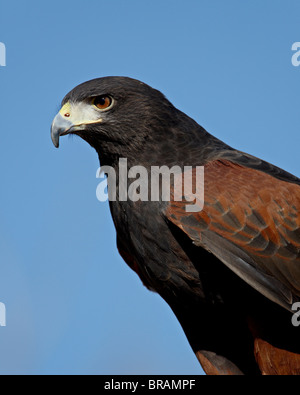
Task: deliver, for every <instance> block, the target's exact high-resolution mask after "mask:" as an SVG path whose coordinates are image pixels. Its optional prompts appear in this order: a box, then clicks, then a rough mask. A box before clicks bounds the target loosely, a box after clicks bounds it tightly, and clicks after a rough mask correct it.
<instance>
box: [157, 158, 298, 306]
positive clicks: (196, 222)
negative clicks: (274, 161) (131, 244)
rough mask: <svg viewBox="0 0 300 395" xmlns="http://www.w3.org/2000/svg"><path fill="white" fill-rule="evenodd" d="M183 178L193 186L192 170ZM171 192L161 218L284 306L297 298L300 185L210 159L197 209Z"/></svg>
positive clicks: (234, 164)
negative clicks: (190, 209) (200, 205)
mask: <svg viewBox="0 0 300 395" xmlns="http://www.w3.org/2000/svg"><path fill="white" fill-rule="evenodd" d="M184 178H185V180H187V182H189V183H190V182H193V185H196V184H195V183H196V181H197V180H196V172H195V170H193V171H190V172H187V173H184ZM295 179H296V178H295ZM175 192H177V193H175ZM172 196H173V199H172V202H171V203H170V204H169V205H168V207H167V208H166V210H165V216H166V218H167V219H168V220H169V221H171V222H172V223H173V224H175V225H176V226H178V227H179V228H180V229H182V231H184V232H185V233H186V234H187V235H188V236H189V237H190V239H191V240H192V241H193V242H194V244H196V245H198V246H200V247H203V248H205V249H206V250H208V251H210V252H212V253H213V254H214V255H215V256H216V257H217V258H219V259H220V260H221V261H222V262H223V263H224V264H225V265H226V266H228V267H229V268H230V269H231V270H233V271H234V272H235V273H236V274H237V275H238V276H240V277H241V278H242V279H243V280H244V281H246V282H247V283H248V284H250V285H251V286H252V287H253V288H255V289H256V290H258V291H259V292H261V293H262V294H263V295H265V296H266V297H268V298H269V299H270V300H272V301H274V302H276V303H278V304H279V305H281V306H283V307H284V308H286V309H289V310H290V309H291V306H292V304H293V303H294V302H295V301H298V300H299V299H300V186H299V185H297V184H296V183H293V182H287V181H283V180H281V179H278V178H275V177H273V176H272V175H270V174H267V173H266V172H264V171H260V170H258V169H254V168H248V167H246V166H244V165H240V164H237V163H234V162H231V161H229V160H214V161H211V162H209V163H207V164H206V165H205V167H204V208H203V210H202V211H200V212H197V213H190V212H187V211H186V205H187V202H186V201H175V200H174V196H178V191H176V185H175V187H174V189H173V195H172ZM199 199H200V197H199Z"/></svg>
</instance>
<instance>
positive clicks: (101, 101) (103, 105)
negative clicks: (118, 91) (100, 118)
mask: <svg viewBox="0 0 300 395" xmlns="http://www.w3.org/2000/svg"><path fill="white" fill-rule="evenodd" d="M112 103H113V101H112V98H111V97H109V96H98V97H96V98H95V99H94V100H93V104H94V106H96V107H97V108H99V110H107V109H108V108H109V107H110V106H111V105H112Z"/></svg>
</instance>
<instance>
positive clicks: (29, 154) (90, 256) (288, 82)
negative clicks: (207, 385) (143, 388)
mask: <svg viewBox="0 0 300 395" xmlns="http://www.w3.org/2000/svg"><path fill="white" fill-rule="evenodd" d="M299 15H300V3H299V1H298V0H289V1H283V0H264V1H260V0H253V1H251V2H250V1H248V2H242V1H240V0H228V1H226V2H225V1H224V0H187V1H177V0H163V1H162V0H151V1H145V0H126V1H124V0H111V1H102V0H98V1H96V0H95V1H89V0H86V1H84V2H83V1H72V2H67V3H64V2H60V1H57V0H53V1H51V2H40V1H32V0H28V1H26V2H21V1H14V0H11V1H7V0H2V2H1V6H0V42H3V43H4V44H5V45H6V49H7V66H6V67H0V114H1V116H0V130H1V132H0V164H1V170H0V171H1V194H0V302H3V303H5V304H6V308H7V327H5V328H3V327H1V328H0V350H1V352H0V374H6V373H8V374H13V373H20V374H54V373H56V374H201V373H202V370H201V368H200V367H199V365H198V362H197V360H196V358H195V356H194V355H193V353H192V351H191V349H190V348H189V345H188V343H187V340H186V339H185V336H184V334H183V332H182V330H181V328H180V326H179V324H178V323H177V321H176V319H175V318H174V316H173V314H172V313H171V311H170V309H169V307H168V306H167V305H166V304H165V302H164V301H163V300H162V299H160V297H159V296H157V295H155V294H153V293H150V292H149V291H147V290H146V289H145V288H144V287H143V286H142V284H141V282H140V280H139V279H138V278H137V276H136V275H135V274H134V273H133V272H131V271H130V269H129V268H127V266H126V264H125V263H124V262H123V261H122V259H121V258H120V257H119V255H118V252H117V249H116V245H115V244H116V243H115V231H114V228H113V224H112V220H111V217H110V213H109V209H108V205H107V203H99V202H98V201H97V199H96V187H97V184H98V182H99V180H97V179H96V170H97V168H98V166H99V164H98V160H97V155H96V154H95V152H94V151H93V150H92V149H91V148H90V147H89V146H88V145H87V144H86V143H85V142H83V141H81V140H80V139H79V138H70V139H68V138H64V139H63V140H62V142H61V148H60V149H59V150H56V149H55V148H54V147H53V146H52V143H51V140H50V125H51V122H52V119H53V117H54V116H55V114H56V112H57V110H58V109H59V105H60V101H61V99H62V98H63V97H64V95H65V94H66V93H67V92H68V91H69V90H70V89H72V88H73V87H74V86H75V85H77V84H78V83H81V82H84V81H86V80H89V79H91V78H96V77H102V76H106V75H124V76H129V77H133V78H137V79H140V80H142V81H144V82H146V83H148V84H150V85H152V86H153V87H155V88H157V89H160V90H161V91H163V92H164V94H165V95H166V96H167V97H168V98H169V99H170V100H171V101H172V102H173V103H174V104H175V105H176V106H177V107H178V108H180V109H181V110H183V111H185V112H186V113H187V114H188V115H190V116H191V117H193V118H194V119H196V120H197V121H198V122H199V123H200V124H201V125H202V126H204V127H205V128H206V129H207V130H209V131H210V132H211V133H213V134H214V135H216V136H217V137H218V138H220V139H222V140H224V141H225V142H227V143H228V144H230V145H232V146H234V147H236V148H239V149H241V150H243V151H247V152H249V153H251V154H254V155H256V156H259V157H262V158H264V159H266V160H268V161H270V162H272V163H274V164H276V165H278V166H280V167H282V168H284V169H286V170H288V171H290V172H292V173H294V174H296V175H297V176H299V175H300V164H299V143H300V137H299V104H300V98H299V79H300V67H293V65H292V63H291V57H292V51H291V47H292V44H293V43H294V42H296V41H300V29H299Z"/></svg>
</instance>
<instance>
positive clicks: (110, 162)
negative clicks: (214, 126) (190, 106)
mask: <svg viewBox="0 0 300 395" xmlns="http://www.w3.org/2000/svg"><path fill="white" fill-rule="evenodd" d="M67 134H76V135H78V136H80V137H81V138H82V139H84V140H85V141H87V142H88V143H89V144H90V145H91V146H92V147H93V148H94V149H95V150H96V151H97V153H98V155H99V159H100V162H101V165H102V166H103V165H105V166H110V167H111V168H113V169H114V170H115V172H116V175H117V177H119V176H120V174H119V160H120V158H126V160H127V163H128V168H132V167H134V166H143V167H144V168H145V169H147V170H148V171H149V174H150V173H151V168H152V167H154V166H159V167H161V166H168V167H169V168H172V167H173V166H180V168H182V169H187V170H184V173H183V176H184V177H185V178H186V179H190V180H194V179H195V177H196V169H197V167H201V168H204V202H203V207H201V208H202V210H199V211H195V212H190V211H189V210H186V201H184V200H181V201H180V200H179V199H175V198H174V196H175V194H176V193H177V195H178V193H179V194H180V193H181V192H182V191H178V190H177V189H178V185H177V184H175V182H174V179H173V178H172V181H171V194H170V199H169V201H165V200H163V199H162V198H161V197H160V198H159V199H158V200H156V201H151V200H150V199H149V200H148V201H147V200H142V199H132V200H130V199H127V200H125V199H120V198H119V197H118V196H119V192H120V191H119V189H118V188H119V187H118V183H117V198H116V199H114V200H112V201H110V210H111V214H112V217H113V221H114V224H115V227H116V232H117V247H118V250H119V252H120V254H121V256H122V257H123V258H124V260H125V261H126V263H127V264H128V265H129V266H130V268H131V269H133V270H134V271H135V272H136V273H137V274H138V276H139V277H140V279H141V280H142V282H143V284H144V285H145V286H146V287H147V288H148V289H150V290H152V291H155V292H157V293H158V294H159V295H161V297H162V298H163V299H164V300H165V301H166V302H167V303H168V304H169V306H170V307H171V309H172V310H173V312H174V314H175V315H176V317H177V318H178V320H179V322H180V324H181V326H182V328H183V330H184V332H185V334H186V336H187V339H188V341H189V343H190V345H191V347H192V349H193V351H194V352H195V354H196V356H197V358H198V360H199V362H200V363H201V365H202V367H203V369H204V371H205V372H206V373H207V374H208V375H298V374H300V327H299V326H297V325H293V324H292V318H293V312H294V306H295V305H296V306H297V305H298V303H299V301H300V179H299V178H297V177H295V176H293V175H291V174H289V173H287V172H286V171H284V170H282V169H280V168H278V167H276V166H273V165H272V164H269V163H267V162H265V161H263V160H261V159H258V158H256V157H253V156H251V155H249V154H247V153H243V152H241V151H238V150H236V149H233V148H231V147H230V146H228V145H226V144H225V143H223V142H222V141H220V140H219V139H217V138H215V137H214V136H212V135H211V134H209V133H208V132H207V131H206V130H204V129H203V128H202V127H201V126H199V125H198V123H196V122H195V121H194V120H193V119H191V118H190V117H189V116H187V115H186V114H184V113H183V112H181V111H179V110H178V109H176V108H175V107H174V106H173V105H172V104H171V103H170V101H168V100H167V98H166V97H165V96H164V95H163V94H162V93H161V92H160V91H158V90H156V89H153V88H151V87H150V86H148V85H146V84H144V83H142V82H140V81H137V80H134V79H131V78H127V77H105V78H99V79H95V80H92V81H88V82H85V83H83V84H81V85H79V86H77V87H76V88H74V89H73V90H72V91H71V92H70V93H68V94H67V96H66V97H65V98H64V99H63V102H62V109H61V111H60V112H59V113H58V114H57V116H56V117H55V119H54V121H53V124H52V128H51V135H52V140H53V143H54V145H55V146H56V147H58V146H59V138H60V136H63V135H67ZM160 182H161V183H163V182H165V181H160ZM149 188H150V187H149ZM202 201H203V199H202ZM296 321H297V320H296ZM294 323H295V322H294ZM174 347H176V345H174Z"/></svg>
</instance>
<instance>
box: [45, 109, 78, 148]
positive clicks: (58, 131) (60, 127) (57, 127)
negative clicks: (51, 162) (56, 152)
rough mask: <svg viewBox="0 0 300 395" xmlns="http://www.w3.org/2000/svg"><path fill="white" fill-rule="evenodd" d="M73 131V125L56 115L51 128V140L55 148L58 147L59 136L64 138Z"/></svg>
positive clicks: (59, 114)
mask: <svg viewBox="0 0 300 395" xmlns="http://www.w3.org/2000/svg"><path fill="white" fill-rule="evenodd" d="M73 131H75V125H74V124H73V123H72V122H70V121H69V120H68V119H67V118H65V117H63V116H62V115H61V113H58V114H57V115H56V117H55V118H54V120H53V122H52V126H51V139H52V142H53V144H54V146H55V147H56V148H58V147H59V138H60V136H65V135H67V134H69V133H72V132H73Z"/></svg>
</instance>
